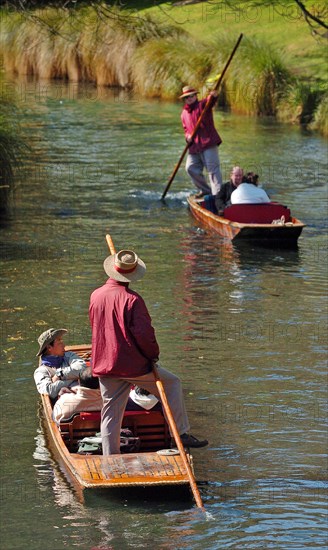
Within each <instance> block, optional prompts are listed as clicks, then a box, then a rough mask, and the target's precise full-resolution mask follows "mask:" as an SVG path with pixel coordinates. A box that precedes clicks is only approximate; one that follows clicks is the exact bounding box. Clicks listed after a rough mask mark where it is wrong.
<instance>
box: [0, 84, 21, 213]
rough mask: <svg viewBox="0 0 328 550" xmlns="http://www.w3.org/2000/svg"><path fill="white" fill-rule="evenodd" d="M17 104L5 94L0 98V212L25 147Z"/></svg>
mask: <svg viewBox="0 0 328 550" xmlns="http://www.w3.org/2000/svg"><path fill="white" fill-rule="evenodd" d="M17 110H18V108H17V106H16V104H15V103H14V101H13V99H9V98H7V97H6V95H5V94H3V95H2V96H1V99H0V212H3V211H4V210H5V208H6V207H7V204H8V200H9V195H10V191H11V190H12V186H13V183H14V175H15V170H16V168H17V167H18V165H19V164H20V159H21V157H22V155H23V154H24V153H25V151H26V149H27V145H26V143H25V142H24V140H23V138H22V136H21V131H20V127H19V124H18V122H17V119H18V117H17Z"/></svg>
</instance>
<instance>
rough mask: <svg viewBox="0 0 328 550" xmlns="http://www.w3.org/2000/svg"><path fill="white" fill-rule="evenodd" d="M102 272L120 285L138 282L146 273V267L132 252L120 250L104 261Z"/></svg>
mask: <svg viewBox="0 0 328 550" xmlns="http://www.w3.org/2000/svg"><path fill="white" fill-rule="evenodd" d="M104 270H105V272H106V273H107V275H108V276H109V277H111V279H115V281H120V282H122V283H130V282H132V281H138V280H139V279H141V278H142V277H143V276H144V274H145V272H146V265H145V264H144V262H143V261H142V260H140V258H138V256H137V254H135V252H133V251H132V250H120V251H119V252H117V254H113V255H112V256H108V257H107V258H106V260H105V261H104Z"/></svg>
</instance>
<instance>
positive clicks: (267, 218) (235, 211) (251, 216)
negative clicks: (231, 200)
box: [224, 202, 291, 223]
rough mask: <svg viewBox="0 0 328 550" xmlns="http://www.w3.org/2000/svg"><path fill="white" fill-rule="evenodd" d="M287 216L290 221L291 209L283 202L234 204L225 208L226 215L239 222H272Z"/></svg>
mask: <svg viewBox="0 0 328 550" xmlns="http://www.w3.org/2000/svg"><path fill="white" fill-rule="evenodd" d="M282 216H284V217H285V222H289V221H290V219H291V217H290V210H289V208H287V207H286V206H284V205H283V204H279V203H276V202H268V203H263V204H232V205H231V206H228V207H227V208H226V209H225V210H224V217H225V218H226V219H227V220H230V221H232V222H239V223H272V222H273V220H277V219H280V218H281V217H282Z"/></svg>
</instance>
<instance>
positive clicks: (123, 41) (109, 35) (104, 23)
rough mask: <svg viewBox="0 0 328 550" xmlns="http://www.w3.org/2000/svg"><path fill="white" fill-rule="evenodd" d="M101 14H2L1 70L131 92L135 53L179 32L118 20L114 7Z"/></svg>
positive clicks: (147, 21) (137, 19)
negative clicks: (142, 46)
mask: <svg viewBox="0 0 328 550" xmlns="http://www.w3.org/2000/svg"><path fill="white" fill-rule="evenodd" d="M101 13H102V17H100V15H99V12H98V11H97V10H95V9H93V8H92V7H83V8H81V9H79V10H74V12H72V11H70V10H68V9H65V8H46V9H43V10H35V11H33V12H26V13H25V12H10V13H8V12H7V13H6V12H5V13H4V14H3V23H2V34H1V38H0V48H1V51H2V54H3V58H4V66H5V67H6V69H7V70H9V71H11V72H14V73H17V74H25V75H35V76H37V77H38V78H43V79H49V78H62V79H68V80H87V81H91V82H95V83H96V84H97V85H106V86H121V87H131V86H132V85H133V82H132V80H131V61H132V59H133V54H134V52H135V50H136V49H137V48H138V47H139V46H140V45H142V44H143V43H144V42H146V41H148V40H152V39H155V38H156V39H158V38H159V39H161V38H162V37H163V36H167V37H176V36H178V35H179V34H180V32H181V31H180V30H179V29H176V28H175V27H172V26H169V25H159V24H156V22H155V21H153V20H152V18H151V17H150V16H142V17H141V16H136V15H126V14H125V15H123V14H122V11H121V10H119V9H118V8H111V10H110V11H106V10H105V11H103V12H101Z"/></svg>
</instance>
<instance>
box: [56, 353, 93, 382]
mask: <svg viewBox="0 0 328 550" xmlns="http://www.w3.org/2000/svg"><path fill="white" fill-rule="evenodd" d="M86 368H87V365H86V363H85V361H84V360H83V359H81V357H79V356H78V355H77V354H76V353H73V352H72V351H66V352H65V355H64V362H63V366H62V367H61V380H77V379H78V377H79V375H80V374H81V372H83V371H84V369H86Z"/></svg>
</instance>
